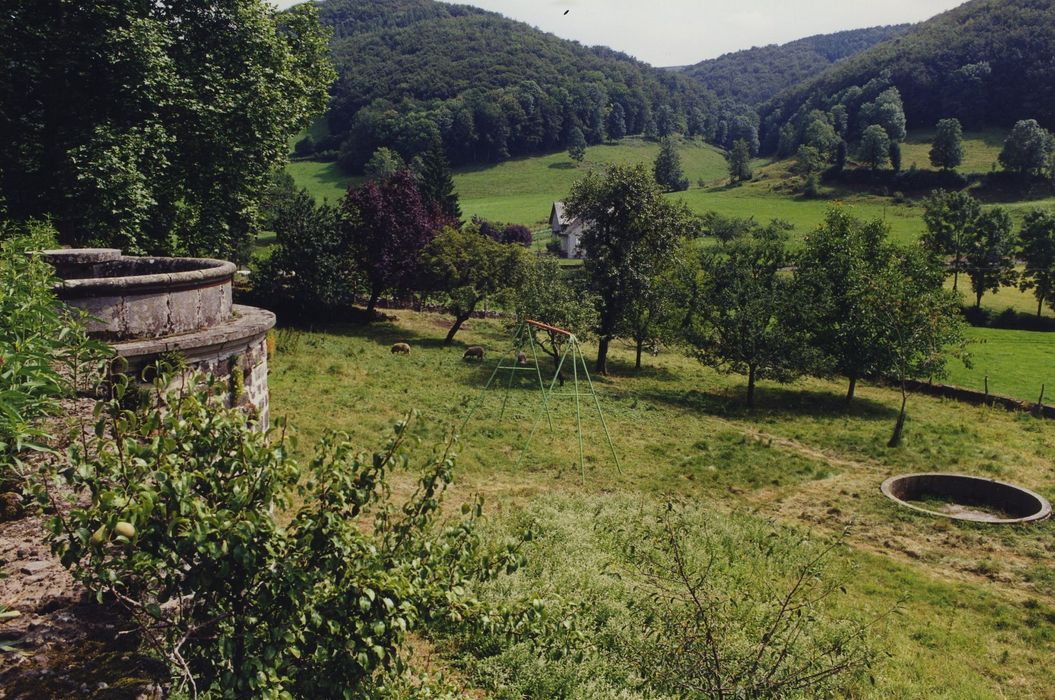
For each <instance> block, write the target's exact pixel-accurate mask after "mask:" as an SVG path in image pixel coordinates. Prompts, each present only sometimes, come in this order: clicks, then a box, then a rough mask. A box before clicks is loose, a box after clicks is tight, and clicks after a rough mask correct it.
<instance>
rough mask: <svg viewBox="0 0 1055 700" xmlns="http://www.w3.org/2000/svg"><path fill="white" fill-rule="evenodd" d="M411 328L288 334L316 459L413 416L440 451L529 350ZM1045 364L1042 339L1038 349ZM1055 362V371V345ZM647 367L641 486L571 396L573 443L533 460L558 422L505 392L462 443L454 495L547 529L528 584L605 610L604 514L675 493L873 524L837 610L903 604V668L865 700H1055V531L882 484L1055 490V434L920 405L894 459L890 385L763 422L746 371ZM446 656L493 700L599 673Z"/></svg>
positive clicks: (794, 523) (556, 439)
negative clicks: (509, 364) (470, 347)
mask: <svg viewBox="0 0 1055 700" xmlns="http://www.w3.org/2000/svg"><path fill="white" fill-rule="evenodd" d="M393 315H394V317H395V320H392V321H391V322H386V323H378V324H375V325H373V326H370V327H365V328H364V327H361V326H351V325H333V326H326V327H320V328H317V329H316V330H315V331H313V332H293V331H289V330H282V331H280V332H279V336H278V343H277V354H276V356H275V357H274V358H273V360H272V365H271V375H270V382H271V402H272V403H271V409H272V415H274V416H277V417H286V418H288V420H289V424H290V427H291V428H292V429H293V430H294V432H295V433H296V434H298V435H299V437H300V442H299V445H300V451H301V452H302V453H303V452H305V450H306V449H307V446H308V445H310V444H312V443H313V442H314V440H315V439H317V438H318V437H319V436H320V435H321V434H322V433H323V432H324V431H326V430H330V429H341V430H346V431H348V432H349V433H350V434H351V436H352V439H353V440H354V441H356V442H357V443H358V444H361V445H362V446H363V447H364V448H372V447H374V446H376V445H378V444H379V440H380V438H379V435H380V433H381V431H383V429H384V428H385V426H387V425H388V424H390V422H391V421H393V420H394V419H396V418H397V417H399V416H400V415H402V414H403V413H405V412H406V411H408V410H410V409H414V408H416V409H419V410H420V411H421V414H422V420H424V421H425V424H426V426H427V434H426V443H428V442H435V441H439V440H440V439H442V437H443V435H444V434H445V433H446V432H447V430H448V429H449V428H450V427H452V426H457V425H459V424H460V423H461V420H462V419H463V418H464V417H465V416H466V414H467V410H468V407H469V406H470V405H471V403H472V402H473V401H474V400H475V399H476V398H478V397H479V396H480V389H481V387H482V386H483V384H484V382H485V381H486V379H487V377H488V375H489V374H490V371H491V368H492V367H493V363H494V362H495V360H496V358H497V354H498V353H501V352H502V351H503V349H504V348H507V347H508V344H509V332H508V331H507V330H506V329H505V328H503V326H502V324H501V323H500V322H498V321H480V320H474V321H471V322H470V323H469V324H467V327H466V328H465V329H464V330H463V332H462V333H461V334H459V336H458V343H457V344H456V345H455V346H454V347H450V348H446V347H444V346H443V345H442V342H441V339H442V337H443V335H444V333H445V329H446V326H447V325H448V324H449V319H447V318H445V317H442V316H437V315H432V314H418V313H413V312H408V311H399V312H393ZM981 335H990V334H987V333H983V334H981ZM1009 337H1012V338H1014V337H1015V336H1009ZM1053 337H1055V336H1053ZM1019 339H1020V340H1021V338H1019ZM397 341H406V342H409V343H410V344H411V346H412V348H413V350H412V352H411V354H410V355H409V356H396V355H392V354H391V353H390V352H389V346H390V345H391V344H392V343H394V342H397ZM462 343H465V344H469V343H472V344H481V345H484V346H485V347H487V348H488V351H489V355H488V358H487V361H486V362H485V363H483V364H473V363H466V362H464V361H463V360H462V359H461V354H462V348H463V347H464V346H463V345H462ZM992 347H994V348H995V345H993V346H992ZM590 350H592V349H588V351H590ZM1044 352H1045V350H1044V348H1043V347H1042V346H1040V345H1038V346H1037V353H1038V354H1042V353H1044ZM1047 352H1048V353H1049V354H1048V361H1047V366H1051V364H1052V363H1051V362H1050V357H1051V356H1052V355H1051V346H1050V345H1049V346H1047ZM631 362H632V357H631V353H630V349H629V348H624V347H622V346H621V345H619V344H616V345H615V346H614V347H613V357H612V365H613V370H614V375H613V376H612V377H610V378H604V379H602V378H597V377H595V383H596V385H597V389H598V391H599V393H600V395H601V399H602V402H603V406H604V410H605V416H606V418H607V420H608V425H609V427H610V428H611V431H612V435H613V436H614V439H615V443H616V448H617V450H618V452H619V456H620V462H621V464H622V471H621V472H620V471H617V470H616V468H615V465H614V464H613V463H612V460H611V458H610V457H609V455H608V454H607V449H606V446H605V443H604V441H603V439H602V437H601V436H602V433H601V430H600V426H599V424H598V423H597V420H596V418H595V417H594V416H593V414H592V413H584V415H585V416H586V419H587V420H586V423H585V426H586V432H585V437H586V478H585V482H583V483H580V480H579V473H578V466H577V461H578V460H577V457H578V445H577V441H576V439H575V431H574V424H575V423H574V416H575V412H574V408H573V407H572V405H571V404H570V400H567V401H565V402H564V403H561V404H559V405H555V406H554V407H553V408H554V414H555V415H554V422H555V426H554V430H553V432H550V431H549V430H548V429H545V428H544V429H543V430H542V432H540V434H539V435H538V436H537V439H536V440H535V443H534V446H533V447H532V449H531V450H529V451H528V452H527V453H526V455H525V456H524V459H523V461H522V462H520V463H518V460H520V457H521V446H522V445H523V443H524V440H525V438H526V436H527V433H528V431H529V428H530V426H531V423H532V421H533V420H534V418H535V416H536V412H537V410H538V408H539V398H538V394H537V392H536V391H534V390H533V389H532V388H531V386H530V383H529V382H528V383H525V384H523V385H519V384H518V383H515V384H514V388H513V390H512V393H511V395H510V402H509V407H508V409H507V411H506V413H505V416H504V417H502V418H500V417H499V412H500V407H501V400H502V395H503V392H502V391H494V392H492V393H491V394H489V395H488V396H486V397H485V399H484V402H483V404H482V406H481V409H480V410H479V412H478V413H477V414H476V415H475V417H474V418H473V419H472V421H471V422H470V423H469V424H468V426H467V427H466V429H465V430H464V431H463V435H462V439H461V441H460V443H459V460H458V468H457V482H456V484H455V487H454V489H453V491H452V493H451V494H450V498H452V499H453V501H454V502H455V503H457V502H461V501H464V500H466V499H468V498H470V497H471V496H472V495H473V494H482V495H483V496H485V498H486V506H485V507H486V511H487V513H489V514H490V516H491V522H492V523H493V526H494V528H496V529H498V530H500V531H501V530H504V529H507V528H508V529H513V528H515V527H519V526H521V525H522V524H523V523H525V522H531V523H534V525H535V528H536V531H537V532H538V538H537V544H533V545H532V546H530V547H529V548H528V549H527V550H526V552H525V553H526V555H527V557H528V560H529V562H533V563H532V565H531V566H529V567H528V569H526V570H525V571H524V572H522V573H521V574H518V578H517V579H515V581H514V582H513V583H512V584H510V585H511V586H513V587H514V588H515V587H517V586H528V587H541V588H542V590H544V591H546V593H545V595H547V596H557V595H559V596H562V597H564V598H565V599H566V600H568V601H571V602H575V601H577V600H584V601H589V600H594V601H595V602H594V603H591V605H594V604H596V600H597V598H596V597H594V598H591V596H602V597H601V598H600V600H604V598H603V596H604V594H605V591H608V590H610V589H611V586H613V585H615V584H614V583H613V581H614V579H612V578H610V577H609V575H608V574H607V573H606V571H607V569H606V568H605V567H604V563H605V561H606V556H607V552H606V550H605V548H604V545H603V543H602V542H601V541H600V540H601V539H602V534H603V533H602V531H601V530H600V529H599V528H600V527H601V523H602V521H600V520H597V518H598V517H599V515H598V514H599V513H603V512H611V511H612V509H616V510H617V511H619V512H623V511H625V509H626V508H635V509H636V508H642V509H645V510H644V511H643V512H649V509H653V508H658V507H660V506H661V504H662V502H663V500H664V499H666V498H669V497H674V498H677V499H682V500H684V501H686V502H690V503H696V504H700V505H701V507H704V508H706V509H710V510H714V511H716V512H718V513H726V512H732V511H736V512H738V513H739V515H737V516H736V517H750V518H761V519H764V520H772V521H774V523H777V524H780V525H781V526H785V527H790V528H794V529H796V530H797V531H801V533H802V535H803V537H805V536H807V535H806V533H807V532H809V533H812V535H811V538H813V537H817V536H825V535H827V534H833V533H837V532H840V531H841V530H842V529H843V528H844V527H845V526H846V525H848V524H850V523H853V524H854V527H853V529H852V531H851V535H850V539H849V545H850V549H849V551H848V553H847V554H846V563H847V565H849V566H852V567H854V569H853V575H852V576H851V577H850V578H849V580H848V581H847V583H846V593H845V595H840V596H839V597H838V602H837V603H836V612H845V613H847V614H869V613H872V612H878V611H882V610H885V609H889V608H890V607H891V606H893V605H895V604H896V603H897V601H898V600H902V601H903V604H902V607H901V613H900V614H899V615H897V616H895V617H894V618H893V619H892V620H891V621H890V622H889V623H887V624H883V625H880V627H879V628H877V630H876V632H875V633H876V635H877V643H878V644H879V645H880V647H881V648H882V649H883V651H884V652H886V653H888V654H889V656H885V655H884V656H882V657H881V658H880V659H879V661H878V663H877V665H876V667H875V668H874V669H872V672H871V675H872V676H873V677H874V685H873V684H872V683H870V682H868V681H867V680H862V682H861V684H860V685H859V686H858V687H857V688H856V689H855V691H854V692H853V693H852V694H851V696H852V697H869V698H889V697H899V698H935V697H936V698H1010V697H1030V698H1045V697H1047V698H1051V697H1055V689H1053V687H1052V685H1051V682H1050V675H1049V672H1048V671H1049V666H1050V664H1049V662H1050V659H1051V658H1052V656H1053V654H1055V573H1053V571H1055V568H1053V567H1055V550H1053V549H1052V547H1051V545H1050V542H1051V536H1052V532H1053V528H1055V525H1053V524H1052V523H1051V522H1046V523H1040V524H1038V525H1035V526H1032V527H1022V528H1010V529H1006V528H1004V529H1001V528H991V527H983V526H977V525H967V524H959V523H956V522H951V521H943V520H942V521H939V520H935V519H931V518H928V517H926V516H922V515H918V514H915V513H911V512H908V511H904V510H899V509H898V508H896V507H895V506H893V505H892V504H891V503H889V502H888V501H886V500H885V499H884V498H883V497H882V496H881V495H880V493H879V488H878V486H879V483H880V482H881V481H882V479H883V478H885V477H886V476H888V475H890V474H895V473H903V472H915V471H927V470H934V469H941V470H953V471H958V472H965V473H974V474H982V475H992V476H994V477H997V478H1001V479H1007V480H1010V481H1014V482H1017V483H1021V484H1022V485H1024V486H1027V487H1029V488H1033V489H1035V490H1037V491H1039V492H1040V493H1042V494H1045V495H1047V496H1049V497H1052V496H1055V473H1053V472H1052V469H1051V455H1052V454H1055V426H1053V424H1052V423H1050V422H1046V421H1041V420H1039V419H1034V418H1032V417H1030V416H1028V415H1025V414H1013V413H1009V412H1005V411H1003V410H996V409H990V408H985V407H973V406H967V405H964V404H959V403H956V402H953V401H948V400H940V399H935V398H930V397H925V396H920V395H913V396H911V397H910V398H909V404H908V410H909V420H908V424H907V426H906V434H905V443H904V445H903V446H902V447H900V448H898V449H894V450H891V449H888V448H886V447H885V443H886V440H887V438H888V437H889V433H890V430H891V429H892V427H893V423H894V419H895V417H896V414H897V407H898V405H899V397H898V395H897V393H896V392H894V391H892V390H890V389H888V388H883V387H877V386H870V385H865V386H862V387H860V388H859V390H858V398H857V399H856V400H855V404H854V405H853V406H851V408H850V409H849V410H848V411H847V410H845V409H844V408H843V407H842V395H843V393H844V391H845V386H844V383H843V382H829V381H820V380H813V379H808V380H801V381H799V382H796V383H794V384H791V385H787V386H780V385H776V384H773V383H769V382H763V383H762V384H761V385H760V389H759V391H760V393H759V402H760V403H759V407H758V408H757V409H756V410H755V411H754V412H748V411H746V410H745V409H744V408H743V406H742V397H743V390H744V380H743V378H742V377H739V376H728V375H721V374H717V373H715V372H713V371H711V370H708V369H705V368H703V367H702V366H701V365H699V363H697V362H696V361H694V360H691V359H689V358H686V357H684V356H681V355H679V354H676V353H663V354H661V355H660V356H659V357H657V358H651V357H650V358H648V359H647V363H646V368H645V369H644V370H643V371H641V372H640V373H635V372H634V371H633V370H632V369H631V367H632V364H631ZM401 478H403V477H401ZM410 480H411V479H410V476H409V475H408V476H407V477H405V481H406V483H403V482H402V481H400V482H397V488H401V489H402V488H407V487H408V486H409V483H410ZM620 504H623V505H620ZM604 609H605V610H611V608H604ZM598 618H599V615H598ZM598 618H591V619H593V620H597V619H598ZM615 622H618V619H617V620H615ZM441 647H443V645H442V644H441ZM442 651H443V653H444V654H446V655H447V656H446V658H447V661H448V663H449V664H450V665H452V666H454V667H457V668H458V669H460V670H461V671H462V678H463V682H464V684H465V685H466V686H467V688H468V689H474V692H478V694H477V695H474V697H530V698H546V697H555V696H557V694H559V693H557V691H556V690H554V688H553V687H548V689H547V687H544V683H543V681H544V680H546V681H547V682H548V680H551V679H552V677H553V675H554V674H555V673H556V674H557V675H558V676H560V677H561V678H565V680H566V681H567V682H568V683H572V680H568V679H574V678H581V677H586V678H587V679H589V678H590V674H591V673H592V671H591V668H592V667H580V666H576V664H577V663H578V662H577V661H576V660H575V659H574V658H569V659H566V660H564V661H562V662H561V663H560V664H557V663H556V662H554V664H553V665H550V664H548V663H544V664H542V665H539V662H538V661H537V659H536V657H534V656H533V655H531V654H529V653H527V654H520V655H515V654H514V655H500V656H495V657H491V656H488V657H487V658H485V659H483V660H480V659H478V658H476V657H477V656H479V655H480V654H481V653H484V652H481V651H480V650H479V649H477V650H472V649H465V648H463V647H460V646H457V645H455V646H450V647H443V648H442ZM470 652H471V653H470ZM467 655H468V656H467ZM474 655H475V656H474ZM485 655H486V654H485ZM469 657H472V658H469ZM412 661H413V659H412ZM950 669H955V673H950ZM565 672H566V675H561V674H564V673H565ZM576 674H578V675H576ZM602 675H603V674H602ZM536 680H537V681H538V683H535V681H536ZM608 680H610V679H607V678H602V677H600V676H598V677H597V678H596V682H597V683H602V682H608ZM575 682H579V681H575ZM584 682H585V681H584ZM590 682H593V681H592V680H590ZM527 687H534V688H535V690H534V691H532V692H530V693H529V692H527V691H526V690H525V688H527ZM559 687H563V688H565V689H566V690H567V691H568V692H567V694H559V695H560V696H561V697H612V696H613V694H612V693H611V692H608V691H604V690H601V691H597V692H598V694H594V695H591V694H590V690H589V688H591V687H592V688H599V687H600V688H604V687H607V686H603V685H589V684H588V685H586V686H582V685H578V686H574V687H568V686H559ZM517 688H519V690H518V689H517ZM573 690H574V691H575V693H577V694H575V693H573V692H572V691H573ZM609 690H610V688H609ZM628 692H629V691H628ZM622 697H626V698H635V697H638V696H636V695H634V694H633V692H629V694H625V695H622Z"/></svg>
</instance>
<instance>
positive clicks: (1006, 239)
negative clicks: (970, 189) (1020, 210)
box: [964, 207, 1016, 308]
mask: <svg viewBox="0 0 1055 700" xmlns="http://www.w3.org/2000/svg"><path fill="white" fill-rule="evenodd" d="M964 261H965V262H966V264H967V276H968V277H969V278H970V280H971V289H972V290H973V291H974V306H975V308H979V307H981V305H982V295H983V294H985V293H986V292H997V291H999V290H1000V288H1001V287H1003V286H1005V285H1009V284H1014V283H1015V278H1016V274H1015V236H1014V233H1013V231H1012V223H1011V215H1010V214H1009V213H1008V212H1007V210H1006V209H1003V208H1001V207H996V208H993V209H989V210H988V211H983V212H982V214H981V215H980V216H979V217H978V218H977V219H975V222H974V226H973V228H972V231H971V240H970V243H969V244H968V247H967V251H966V254H965V255H964Z"/></svg>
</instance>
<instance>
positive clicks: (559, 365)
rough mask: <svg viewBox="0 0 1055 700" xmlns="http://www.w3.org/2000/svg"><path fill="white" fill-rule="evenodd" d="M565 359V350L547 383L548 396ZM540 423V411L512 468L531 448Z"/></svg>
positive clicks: (518, 464)
mask: <svg viewBox="0 0 1055 700" xmlns="http://www.w3.org/2000/svg"><path fill="white" fill-rule="evenodd" d="M567 357H568V352H567V350H565V351H564V354H562V355H561V356H560V362H558V363H557V373H556V374H554V375H553V381H551V382H550V383H549V391H548V392H547V393H548V394H552V393H553V387H555V386H556V385H557V377H559V376H560V370H561V368H562V367H564V360H565V359H567ZM545 407H546V404H543V408H545ZM541 422H542V411H539V412H538V416H537V417H536V418H535V424H534V425H532V426H531V432H530V433H529V434H528V439H527V442H525V443H524V448H523V451H522V452H521V453H520V459H518V460H517V463H516V465H515V466H514V468H516V467H519V466H520V463H521V462H523V461H524V457H525V455H527V451H528V448H529V447H530V446H531V441H532V440H533V439H534V437H535V431H536V430H538V424H539V423H541Z"/></svg>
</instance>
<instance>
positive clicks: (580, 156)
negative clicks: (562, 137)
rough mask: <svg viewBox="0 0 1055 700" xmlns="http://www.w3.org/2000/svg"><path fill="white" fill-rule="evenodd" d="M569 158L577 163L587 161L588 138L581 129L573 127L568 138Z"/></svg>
mask: <svg viewBox="0 0 1055 700" xmlns="http://www.w3.org/2000/svg"><path fill="white" fill-rule="evenodd" d="M568 156H569V157H570V158H571V159H572V160H574V161H575V162H576V163H581V162H583V161H584V160H585V159H586V136H585V135H584V134H583V133H582V129H580V128H579V127H577V126H576V127H573V128H572V130H571V134H570V135H569V137H568Z"/></svg>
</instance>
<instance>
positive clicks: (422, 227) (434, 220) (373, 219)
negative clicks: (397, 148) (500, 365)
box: [341, 170, 449, 316]
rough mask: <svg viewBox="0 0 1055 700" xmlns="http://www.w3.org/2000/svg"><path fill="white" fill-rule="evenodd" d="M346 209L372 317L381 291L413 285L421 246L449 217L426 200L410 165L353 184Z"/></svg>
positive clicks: (344, 219)
mask: <svg viewBox="0 0 1055 700" xmlns="http://www.w3.org/2000/svg"><path fill="white" fill-rule="evenodd" d="M341 211H342V222H341V226H342V228H343V229H344V230H343V232H342V233H343V235H342V238H343V239H344V240H345V241H347V244H348V247H349V252H350V254H351V258H352V260H353V261H354V262H355V264H356V265H357V267H358V268H359V270H360V271H362V273H363V277H364V279H365V281H366V284H367V286H368V287H369V291H370V299H369V301H368V302H367V305H366V313H367V315H368V316H370V315H372V314H373V312H374V308H375V307H376V306H377V300H378V299H380V298H381V295H382V294H384V293H385V292H389V291H393V290H405V289H408V288H410V287H411V286H412V285H413V283H414V281H415V280H416V279H417V278H418V275H419V271H420V268H421V251H422V250H423V249H424V248H425V246H427V245H428V244H429V242H430V241H432V239H433V238H435V237H436V234H437V233H438V232H439V231H440V230H441V229H443V227H444V226H445V225H446V224H448V223H449V222H448V221H447V219H446V217H444V216H443V214H442V213H441V212H440V211H439V210H438V209H436V208H431V209H430V207H429V206H428V205H427V204H426V203H425V202H424V200H423V198H422V196H421V192H420V191H419V189H418V185H417V182H416V181H415V179H414V176H413V174H411V173H410V171H408V170H402V171H400V172H397V173H395V174H394V175H391V176H389V177H385V178H382V179H379V180H373V181H370V182H366V183H365V184H363V185H360V186H359V187H356V188H353V189H349V190H348V194H347V195H345V197H344V200H343V202H342V203H341Z"/></svg>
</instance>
